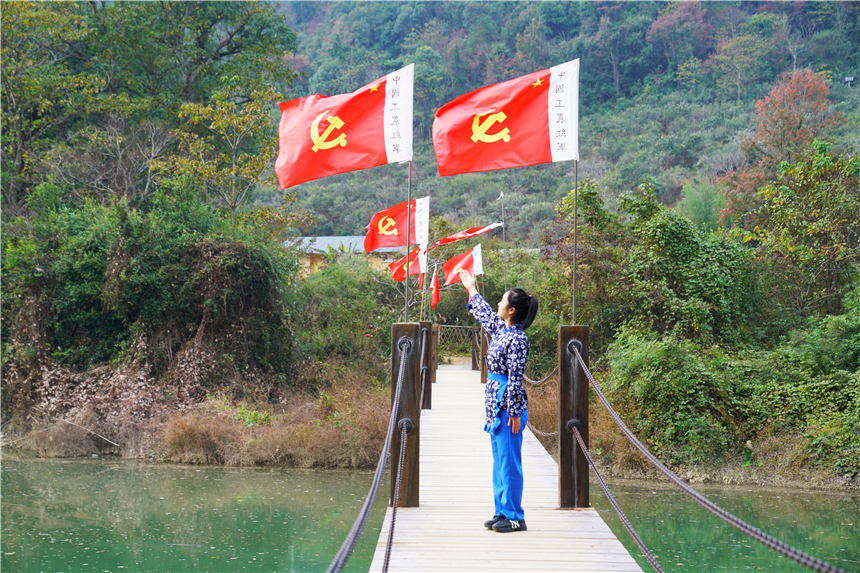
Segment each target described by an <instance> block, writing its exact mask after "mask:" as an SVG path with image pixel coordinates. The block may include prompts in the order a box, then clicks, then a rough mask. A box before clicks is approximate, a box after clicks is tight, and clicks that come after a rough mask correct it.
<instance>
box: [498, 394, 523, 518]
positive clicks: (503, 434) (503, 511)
mask: <svg viewBox="0 0 860 573" xmlns="http://www.w3.org/2000/svg"><path fill="white" fill-rule="evenodd" d="M528 417H529V414H528V411H523V413H522V415H521V416H520V431H519V433H517V434H514V433H513V432H512V431H511V428H510V426H508V412H507V410H500V411H499V420H500V421H501V424H499V426H498V427H497V428H496V429H495V430H493V432H492V433H491V434H490V441H491V443H492V446H493V498H494V501H495V504H496V513H495V514H496V515H504V516H505V517H507V518H508V519H516V520H520V519H523V518H524V517H525V513H524V512H523V430H525V427H526V422H528Z"/></svg>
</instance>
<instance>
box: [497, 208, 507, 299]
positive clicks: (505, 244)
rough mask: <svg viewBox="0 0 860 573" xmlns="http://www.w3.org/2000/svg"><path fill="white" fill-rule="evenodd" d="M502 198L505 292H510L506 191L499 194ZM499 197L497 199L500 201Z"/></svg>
mask: <svg viewBox="0 0 860 573" xmlns="http://www.w3.org/2000/svg"><path fill="white" fill-rule="evenodd" d="M499 199H501V200H502V256H503V257H504V260H505V292H508V242H507V240H506V239H505V192H504V191H502V193H501V194H500V195H499ZM499 199H496V201H498V200H499Z"/></svg>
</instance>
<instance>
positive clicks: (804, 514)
mask: <svg viewBox="0 0 860 573" xmlns="http://www.w3.org/2000/svg"><path fill="white" fill-rule="evenodd" d="M610 488H611V490H612V495H613V496H615V498H616V500H617V501H618V504H619V506H621V509H622V510H623V511H624V513H625V515H627V517H628V518H629V519H630V522H631V523H632V524H633V527H635V528H636V531H637V533H639V535H640V537H642V540H643V541H644V542H645V545H646V546H647V547H648V548H649V550H651V551H652V552H653V553H654V555H655V557H656V558H657V560H658V561H659V563H660V565H661V566H662V567H663V569H664V570H665V571H666V572H667V573H668V572H670V571H713V570H755V571H785V572H793V571H797V572H801V571H809V569H807V568H806V567H803V566H801V565H799V564H797V563H795V562H794V561H792V560H790V559H788V558H786V557H783V556H782V555H780V554H778V553H776V552H775V551H773V550H771V549H768V548H767V547H765V546H764V545H762V544H761V543H759V542H757V541H754V540H752V539H751V538H750V537H747V536H746V535H744V534H742V533H741V532H740V531H738V530H737V529H735V528H734V527H732V526H731V525H729V524H727V523H725V522H724V521H722V520H721V519H719V518H717V517H716V516H714V515H713V514H711V513H710V512H709V511H707V510H705V509H703V508H702V507H701V506H700V505H699V504H697V503H696V502H694V501H693V500H691V499H690V498H689V497H687V496H686V495H684V494H683V493H681V491H680V490H678V489H677V488H675V487H674V486H669V485H666V484H656V485H655V484H643V483H641V482H640V483H633V482H612V483H610ZM696 489H697V490H698V491H700V492H701V493H702V494H703V495H705V497H707V498H708V499H710V500H711V501H713V502H714V503H716V504H717V505H719V506H721V507H722V508H723V509H726V510H727V511H729V512H730V513H732V514H734V515H735V516H737V517H738V518H740V519H742V520H744V521H745V522H747V523H749V524H750V525H752V526H753V527H756V528H758V529H760V530H761V531H763V532H765V533H767V534H768V535H771V536H772V537H775V538H777V539H779V540H780V541H783V542H785V543H788V544H789V545H791V546H793V547H795V548H797V549H800V550H801V551H803V552H805V553H808V554H810V555H813V556H815V557H817V558H819V559H823V560H825V561H828V562H829V563H830V564H831V565H834V566H836V567H839V568H841V569H844V570H845V571H851V572H860V498H858V497H856V496H851V495H848V494H840V493H819V492H814V493H813V492H808V491H787V490H764V489H759V488H757V489H744V488H736V487H734V488H714V487H697V488H696ZM591 492H592V499H591V502H592V504H593V505H594V507H595V508H597V509H598V511H601V517H603V518H604V520H605V521H606V522H607V523H608V524H609V527H610V528H611V529H612V531H613V532H614V533H615V534H616V535H617V536H618V537H619V539H621V541H622V543H624V546H625V547H626V548H627V550H628V551H630V553H631V554H633V555H634V556H636V560H637V562H638V563H639V565H640V566H641V567H642V569H643V570H645V571H648V570H650V566H649V565H648V562H647V561H646V560H645V559H644V557H642V556H641V555H640V554H639V551H638V547H637V546H636V544H635V542H634V541H633V539H632V538H631V537H630V535H629V534H628V533H627V531H626V530H625V529H624V526H623V525H622V524H621V520H620V519H618V517H617V515H616V514H615V513H614V512H613V511H612V506H611V505H610V504H609V502H608V501H607V500H606V498H605V497H604V495H603V492H602V491H601V490H600V487H599V486H597V485H596V484H592V485H591Z"/></svg>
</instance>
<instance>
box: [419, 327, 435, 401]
mask: <svg viewBox="0 0 860 573" xmlns="http://www.w3.org/2000/svg"><path fill="white" fill-rule="evenodd" d="M418 324H419V325H420V326H421V329H420V334H421V336H420V337H419V339H418V340H420V341H423V342H424V347H423V348H422V349H421V351H422V353H423V356H422V358H421V362H422V363H424V372H420V374H419V376H422V377H423V378H424V396H423V397H422V399H421V409H422V410H429V409H430V406H431V400H430V399H431V398H432V396H433V382H435V381H436V369H435V368H433V360H434V358H433V357H434V355H435V354H436V347H435V345H434V344H433V342H434V338H433V323H432V322H429V321H422V322H419V323H418ZM425 329H426V330H427V333H426V334H425V333H424V331H425ZM418 388H419V389H420V388H421V379H420V378H419V380H418Z"/></svg>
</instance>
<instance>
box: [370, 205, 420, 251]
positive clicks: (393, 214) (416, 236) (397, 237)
mask: <svg viewBox="0 0 860 573" xmlns="http://www.w3.org/2000/svg"><path fill="white" fill-rule="evenodd" d="M410 210H411V213H410V215H409V216H410V222H409V229H410V233H409V238H410V240H409V244H411V245H414V244H416V243H417V244H420V245H426V244H427V233H428V228H429V225H430V198H429V197H424V198H422V199H414V200H413V201H412V202H411V207H410V205H409V204H408V203H407V202H406V201H404V202H403V203H398V204H397V205H395V206H394V207H389V208H388V209H384V210H382V211H380V212H379V213H375V214H374V215H373V217H371V218H370V224H369V225H367V227H365V229H367V235H365V237H364V251H365V252H366V253H369V252H371V251H375V250H376V249H379V248H382V247H405V246H406V215H407V211H410Z"/></svg>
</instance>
